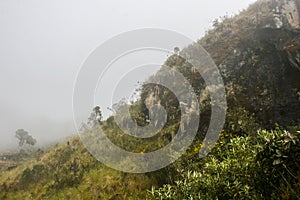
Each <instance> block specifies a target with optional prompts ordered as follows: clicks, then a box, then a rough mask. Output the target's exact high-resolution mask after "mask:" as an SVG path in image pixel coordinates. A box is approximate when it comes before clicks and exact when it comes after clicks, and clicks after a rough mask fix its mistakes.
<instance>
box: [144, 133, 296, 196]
mask: <svg viewBox="0 0 300 200" xmlns="http://www.w3.org/2000/svg"><path fill="white" fill-rule="evenodd" d="M299 148H300V143H299V139H298V137H297V136H293V135H291V134H290V133H289V132H287V131H281V130H280V129H276V130H275V131H270V132H268V131H264V130H263V131H258V133H257V136H256V137H252V136H241V137H233V136H232V135H230V134H226V133H223V134H222V135H221V137H220V140H219V142H218V143H217V145H216V147H215V148H214V150H213V151H212V152H211V153H210V154H209V155H208V156H207V157H206V158H204V159H203V160H201V161H200V163H201V166H202V167H200V168H198V169H194V170H193V171H189V172H186V173H183V174H182V178H181V179H180V180H178V181H176V184H175V185H164V186H163V187H162V188H159V189H154V188H153V189H152V190H151V191H149V199H265V198H267V199H270V198H271V199H278V198H292V199H296V198H300V191H299V185H300V184H299V174H300V173H299V172H300V167H299V164H298V163H300V156H299V152H300V151H299V150H300V149H299ZM297 176H298V177H297Z"/></svg>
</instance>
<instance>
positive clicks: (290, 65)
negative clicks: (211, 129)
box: [142, 0, 300, 131]
mask: <svg viewBox="0 0 300 200" xmlns="http://www.w3.org/2000/svg"><path fill="white" fill-rule="evenodd" d="M299 4H300V1H299V0H260V1H258V2H256V3H255V4H253V5H251V6H250V7H249V9H247V10H245V11H243V12H242V13H240V14H239V15H237V16H235V17H233V18H228V17H223V18H221V19H220V20H219V21H218V20H215V21H214V29H213V30H210V31H208V33H207V35H206V36H205V37H204V38H202V39H200V40H199V41H198V43H199V44H201V45H202V46H203V47H204V49H205V50H207V51H208V53H209V54H210V55H211V57H212V58H213V60H214V61H215V63H216V64H217V66H218V68H219V70H220V72H221V74H222V78H223V81H224V83H225V87H226V89H227V100H228V107H229V109H228V116H229V117H228V118H227V119H228V120H227V124H228V125H229V124H230V123H231V124H232V122H230V120H231V121H232V118H230V116H231V115H234V113H236V109H237V107H240V108H241V109H245V110H246V111H247V113H248V115H249V116H253V117H254V118H253V119H254V122H253V123H257V124H259V126H260V127H263V128H274V126H275V124H276V123H278V124H280V125H281V126H284V127H289V126H293V125H296V124H297V123H298V122H299V119H300V101H299V99H300V81H299V77H300V45H299V44H300V42H299V41H300V39H299V38H300V29H299V27H300V21H299V13H300V10H299ZM190 48H191V47H187V48H186V51H188V49H190ZM183 51H185V50H183ZM165 65H167V66H170V67H172V68H173V69H176V70H178V71H180V72H181V73H182V74H183V75H184V76H185V77H186V78H187V79H188V80H189V81H190V83H191V85H192V86H193V87H194V90H195V91H196V93H197V94H198V98H199V101H200V103H202V104H203V102H204V101H203V100H204V99H206V100H207V99H208V98H207V96H206V95H205V83H204V81H203V79H202V78H201V76H200V74H199V73H197V72H195V71H193V66H191V64H189V63H188V62H187V61H186V60H185V59H184V58H182V57H180V56H178V55H173V56H171V57H170V58H169V59H168V60H167V61H166V62H165ZM157 76H163V75H161V73H160V74H158V75H157ZM162 78H163V77H162ZM177 84H178V86H179V85H180V83H177ZM166 94H168V95H170V96H171V97H172V98H169V97H167V98H166ZM153 96H154V97H155V98H153ZM149 97H151V98H153V99H157V100H156V102H154V103H157V102H158V101H160V102H162V103H163V104H164V106H166V107H169V108H171V107H177V108H178V102H176V101H174V99H175V97H174V96H172V94H171V92H170V91H168V90H167V89H164V88H162V87H160V88H159V87H158V89H157V87H152V86H144V88H143V94H142V102H143V101H146V102H147V99H148V98H149ZM144 109H145V108H144ZM202 110H203V111H202V114H203V115H204V116H209V115H210V114H209V112H205V110H206V109H205V108H204V109H202ZM173 113H175V114H174V116H173V117H171V118H174V119H177V118H178V114H177V113H178V110H177V111H173ZM171 115H172V113H171ZM202 119H205V118H202ZM207 120H209V119H207ZM204 121H205V120H204ZM235 126H239V125H235ZM235 129H236V130H237V131H239V128H236V127H235Z"/></svg>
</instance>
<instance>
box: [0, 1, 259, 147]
mask: <svg viewBox="0 0 300 200" xmlns="http://www.w3.org/2000/svg"><path fill="white" fill-rule="evenodd" d="M252 2H254V0H226V1H223V0H215V1H212V0H209V1H208V0H185V1H183V0H180V1H179V0H147V1H146V0H107V1H103V0H98V1H95V0H86V1H78V0H51V1H50V0H1V1H0V90H1V98H0V149H3V148H6V147H7V146H8V145H16V144H17V140H16V139H15V138H14V132H15V131H16V129H18V128H23V129H25V130H27V131H29V132H30V134H31V135H33V137H35V138H37V140H38V142H39V141H40V142H42V141H46V140H54V139H58V138H63V137H65V136H66V135H70V134H75V131H74V126H73V121H72V90H73V85H74V82H75V79H76V75H77V72H78V71H79V69H80V66H81V64H82V63H83V61H84V60H85V59H86V58H87V57H88V55H89V53H90V52H91V51H93V50H94V49H95V48H96V47H97V46H98V45H100V44H101V43H102V42H104V41H106V40H107V39H109V38H111V37H112V36H114V35H116V34H119V33H122V32H125V31H130V30H133V29H138V28H144V27H154V28H162V29H170V30H174V31H177V32H179V33H182V34H184V35H186V36H188V37H190V38H192V39H194V40H197V39H199V38H200V37H201V36H203V34H204V33H205V31H206V30H208V29H209V28H210V27H211V23H212V21H213V20H214V19H215V18H217V17H219V16H223V15H225V14H228V15H232V14H234V13H238V11H240V10H242V9H244V8H246V7H247V6H248V5H249V4H250V3H252ZM163 59H164V58H163Z"/></svg>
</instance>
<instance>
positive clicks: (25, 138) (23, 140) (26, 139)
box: [15, 129, 36, 147]
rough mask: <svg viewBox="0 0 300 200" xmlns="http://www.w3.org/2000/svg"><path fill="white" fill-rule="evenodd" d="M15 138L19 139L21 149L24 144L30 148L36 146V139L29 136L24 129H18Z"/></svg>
mask: <svg viewBox="0 0 300 200" xmlns="http://www.w3.org/2000/svg"><path fill="white" fill-rule="evenodd" d="M15 137H16V138H18V139H19V147H23V146H24V145H25V144H28V145H32V146H33V145H35V144H36V139H34V138H33V137H32V136H31V135H29V134H28V132H27V131H25V130H24V129H18V130H17V131H16V135H15Z"/></svg>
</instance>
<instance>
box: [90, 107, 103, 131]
mask: <svg viewBox="0 0 300 200" xmlns="http://www.w3.org/2000/svg"><path fill="white" fill-rule="evenodd" d="M102 118H103V117H102V112H101V109H100V106H96V107H95V108H93V112H92V113H91V115H90V117H89V118H88V122H87V124H88V125H89V126H90V127H95V126H96V125H98V124H100V123H101V120H102Z"/></svg>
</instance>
